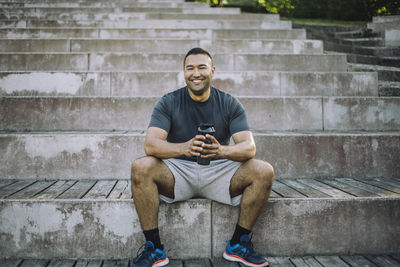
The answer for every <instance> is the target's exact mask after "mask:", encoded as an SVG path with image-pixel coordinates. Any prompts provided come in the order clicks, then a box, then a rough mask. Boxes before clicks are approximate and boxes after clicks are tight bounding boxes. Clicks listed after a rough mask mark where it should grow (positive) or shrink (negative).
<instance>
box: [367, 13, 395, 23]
mask: <svg viewBox="0 0 400 267" xmlns="http://www.w3.org/2000/svg"><path fill="white" fill-rule="evenodd" d="M385 22H399V23H400V16H399V15H397V16H396V15H393V16H378V17H373V18H372V23H385Z"/></svg>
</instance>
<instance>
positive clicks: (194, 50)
mask: <svg viewBox="0 0 400 267" xmlns="http://www.w3.org/2000/svg"><path fill="white" fill-rule="evenodd" d="M190 55H206V56H208V57H209V58H210V59H211V66H212V65H213V59H212V57H211V55H210V53H208V52H207V51H206V50H204V49H203V48H200V47H195V48H192V49H190V50H189V52H187V54H186V56H185V58H184V59H183V67H185V62H186V58H187V57H188V56H190Z"/></svg>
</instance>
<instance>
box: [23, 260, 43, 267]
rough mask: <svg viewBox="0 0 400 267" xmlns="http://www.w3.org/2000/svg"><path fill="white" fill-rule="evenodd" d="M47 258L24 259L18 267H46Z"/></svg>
mask: <svg viewBox="0 0 400 267" xmlns="http://www.w3.org/2000/svg"><path fill="white" fill-rule="evenodd" d="M48 262H49V260H24V261H23V262H22V264H21V265H20V266H19V267H46V266H47V264H48Z"/></svg>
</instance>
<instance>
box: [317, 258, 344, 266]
mask: <svg viewBox="0 0 400 267" xmlns="http://www.w3.org/2000/svg"><path fill="white" fill-rule="evenodd" d="M315 259H316V260H317V261H318V262H319V263H320V264H321V265H323V266H324V267H348V266H349V265H348V264H347V263H345V262H344V261H343V260H342V259H341V258H339V257H337V256H316V257H315Z"/></svg>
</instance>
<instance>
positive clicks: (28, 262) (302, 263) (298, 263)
mask: <svg viewBox="0 0 400 267" xmlns="http://www.w3.org/2000/svg"><path fill="white" fill-rule="evenodd" d="M217 256H218V257H215V258H196V259H187V260H184V259H172V260H171V259H170V262H169V265H168V266H171V267H183V266H186V267H210V266H218V267H232V266H235V267H237V266H239V263H232V262H228V261H226V260H224V259H223V258H222V257H221V255H217ZM267 260H268V263H269V264H270V265H272V266H290V267H306V266H309V265H308V264H318V265H317V266H319V267H335V266H348V265H347V264H349V265H350V266H358V265H362V264H364V265H365V266H368V265H372V264H374V266H385V265H386V264H388V263H389V264H391V266H396V267H397V266H399V265H400V260H399V256H398V254H394V255H364V256H348V255H339V256H337V255H336V256H332V255H330V256H324V255H322V256H303V257H301V256H297V257H268V256H267ZM131 261H132V259H130V260H129V259H118V260H108V259H97V260H90V259H78V260H69V259H7V260H3V261H1V260H0V265H1V264H3V265H4V266H8V267H18V266H37V267H46V266H69V267H71V266H92V267H108V266H120V267H127V266H130V265H129V264H130V262H131ZM3 265H2V266H3Z"/></svg>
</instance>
